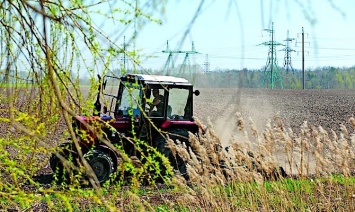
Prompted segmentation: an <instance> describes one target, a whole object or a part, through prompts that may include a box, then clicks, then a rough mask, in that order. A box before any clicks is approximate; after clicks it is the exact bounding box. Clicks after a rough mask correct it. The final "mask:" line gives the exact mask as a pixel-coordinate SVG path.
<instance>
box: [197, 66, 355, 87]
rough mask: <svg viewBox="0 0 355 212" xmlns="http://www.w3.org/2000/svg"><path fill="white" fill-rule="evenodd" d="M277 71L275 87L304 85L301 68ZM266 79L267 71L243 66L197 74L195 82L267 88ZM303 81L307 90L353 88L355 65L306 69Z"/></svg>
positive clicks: (354, 84)
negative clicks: (279, 73)
mask: <svg viewBox="0 0 355 212" xmlns="http://www.w3.org/2000/svg"><path fill="white" fill-rule="evenodd" d="M280 72H281V77H280V80H276V81H275V83H274V85H275V87H274V88H283V89H302V88H303V73H302V70H294V71H289V72H286V71H284V70H281V71H280ZM269 78H270V72H264V71H260V70H248V69H244V70H227V71H220V72H208V73H203V74H196V75H195V80H194V81H195V84H196V85H197V86H199V87H240V88H270V87H271V86H270V84H269ZM304 83H305V88H306V89H355V66H353V67H351V68H335V67H322V68H317V69H314V70H305V72H304Z"/></svg>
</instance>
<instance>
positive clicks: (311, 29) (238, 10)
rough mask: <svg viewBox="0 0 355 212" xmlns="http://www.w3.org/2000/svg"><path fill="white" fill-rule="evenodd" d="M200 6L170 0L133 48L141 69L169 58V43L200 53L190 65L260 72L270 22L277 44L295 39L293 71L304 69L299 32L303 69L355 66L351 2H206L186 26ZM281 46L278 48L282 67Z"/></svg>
mask: <svg viewBox="0 0 355 212" xmlns="http://www.w3.org/2000/svg"><path fill="white" fill-rule="evenodd" d="M200 4H201V0H170V1H169V2H168V4H167V7H166V10H165V14H164V16H162V17H161V19H162V22H163V23H162V25H157V24H148V25H146V26H145V27H144V28H143V29H142V30H141V31H140V32H139V34H138V37H137V39H136V43H135V45H134V46H135V48H136V49H137V50H138V51H139V52H140V54H143V55H145V56H149V59H142V64H141V65H142V67H143V68H152V69H159V68H162V67H163V66H164V65H165V63H166V61H167V59H168V54H167V53H162V51H163V50H166V48H167V44H166V43H167V41H169V48H170V50H181V51H191V50H192V42H194V46H195V50H196V51H197V52H198V53H199V54H190V60H191V64H197V65H201V66H202V67H204V68H205V66H204V64H206V62H209V64H210V66H209V70H211V71H213V70H220V69H243V68H247V69H261V68H263V67H264V66H265V64H266V62H267V58H268V52H269V46H266V45H262V43H264V42H268V41H271V36H270V35H271V34H270V33H269V30H271V29H272V23H273V26H274V28H273V29H274V41H275V42H278V43H280V44H284V45H286V42H285V40H286V39H287V37H289V38H291V39H293V40H292V42H290V44H289V47H290V48H291V49H292V50H294V51H293V52H291V64H292V67H293V68H294V69H301V68H302V28H303V32H304V49H305V51H304V58H305V68H306V69H308V68H311V69H312V68H316V67H323V66H335V67H352V66H354V65H355V13H354V12H353V11H354V9H355V2H354V1H353V0H337V1H334V0H333V1H332V0H312V1H310V0H205V1H203V5H202V7H201V10H200V12H199V13H198V16H197V17H196V19H195V20H194V22H193V24H192V27H189V23H191V22H192V20H193V18H194V16H195V14H196V11H197V9H198V8H199V5H200ZM159 17H160V16H159ZM188 29H189V30H188ZM287 34H289V36H288V35H287ZM120 41H121V42H122V43H123V39H121V40H120ZM260 44H261V45H260ZM128 48H129V47H128ZM130 48H132V47H130ZM284 48H285V46H281V45H280V46H277V47H276V50H277V51H276V56H277V57H276V58H277V62H278V65H279V66H281V67H282V66H283V65H284V58H285V51H282V49H284ZM184 56H185V54H179V56H178V57H177V58H176V60H175V65H178V64H181V63H182V62H183V60H184ZM142 58H143V57H142Z"/></svg>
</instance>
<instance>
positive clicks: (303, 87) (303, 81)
mask: <svg viewBox="0 0 355 212" xmlns="http://www.w3.org/2000/svg"><path fill="white" fill-rule="evenodd" d="M302 89H303V90H304V89H305V80H304V31H303V27H302Z"/></svg>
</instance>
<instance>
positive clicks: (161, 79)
mask: <svg viewBox="0 0 355 212" xmlns="http://www.w3.org/2000/svg"><path fill="white" fill-rule="evenodd" d="M124 78H127V79H129V78H132V79H136V80H138V81H143V82H144V83H145V84H176V85H191V83H189V81H187V79H184V78H181V77H174V76H163V75H149V74H126V75H125V76H124Z"/></svg>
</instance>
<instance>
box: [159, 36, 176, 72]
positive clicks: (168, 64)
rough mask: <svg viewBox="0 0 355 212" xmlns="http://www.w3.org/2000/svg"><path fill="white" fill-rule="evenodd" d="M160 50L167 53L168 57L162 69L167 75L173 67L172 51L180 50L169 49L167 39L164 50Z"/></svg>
mask: <svg viewBox="0 0 355 212" xmlns="http://www.w3.org/2000/svg"><path fill="white" fill-rule="evenodd" d="M162 52H163V53H168V54H169V56H168V59H167V61H166V62H165V65H164V68H163V69H164V70H166V72H167V75H169V74H170V70H173V69H174V68H175V65H174V60H173V54H174V53H180V52H179V51H173V50H170V48H169V41H166V50H163V51H162Z"/></svg>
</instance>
